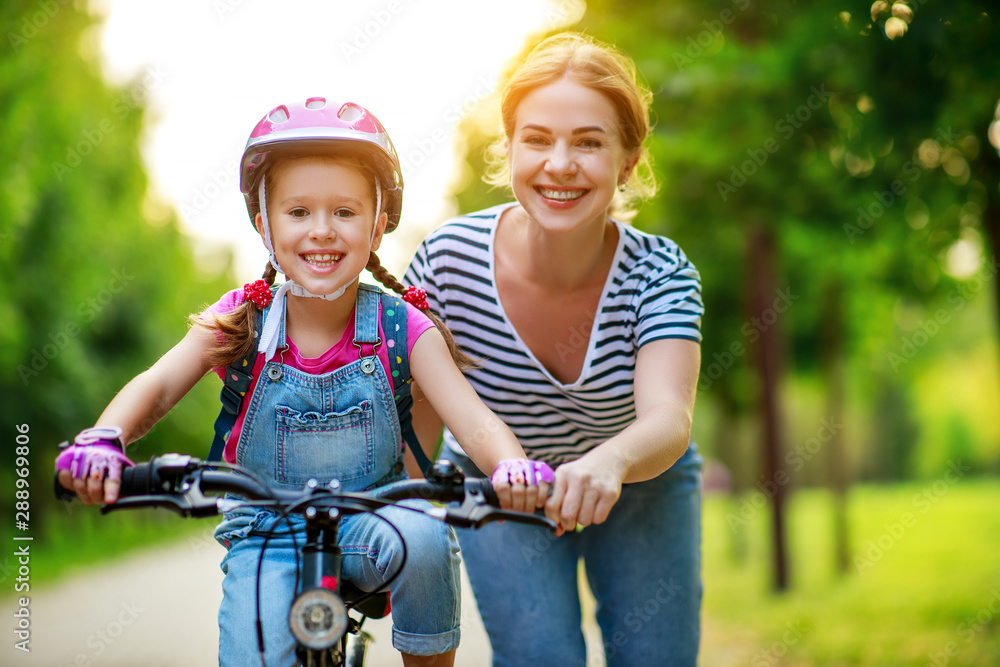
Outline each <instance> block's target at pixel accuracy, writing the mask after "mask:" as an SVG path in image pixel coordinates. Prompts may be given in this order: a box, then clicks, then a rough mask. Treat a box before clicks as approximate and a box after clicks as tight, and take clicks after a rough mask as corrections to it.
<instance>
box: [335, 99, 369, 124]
mask: <svg viewBox="0 0 1000 667" xmlns="http://www.w3.org/2000/svg"><path fill="white" fill-rule="evenodd" d="M363 115H365V110H364V109H362V108H361V107H359V106H358V105H357V104H351V103H350V102H348V103H347V104H345V105H344V106H342V107H340V111H338V112H337V118H339V119H340V120H342V121H344V122H345V123H353V122H354V121H356V120H358V119H359V118H361V117H362V116H363Z"/></svg>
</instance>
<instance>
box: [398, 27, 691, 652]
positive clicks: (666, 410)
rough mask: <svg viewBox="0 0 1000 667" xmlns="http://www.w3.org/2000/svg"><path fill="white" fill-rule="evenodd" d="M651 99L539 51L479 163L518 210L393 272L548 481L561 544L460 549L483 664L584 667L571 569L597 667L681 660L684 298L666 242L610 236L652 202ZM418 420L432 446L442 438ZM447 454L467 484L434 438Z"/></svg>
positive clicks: (570, 59) (473, 222) (559, 46)
mask: <svg viewBox="0 0 1000 667" xmlns="http://www.w3.org/2000/svg"><path fill="white" fill-rule="evenodd" d="M650 98H651V95H650V93H649V91H648V90H647V89H645V88H644V87H642V86H641V85H640V84H638V83H637V81H636V74H635V68H634V65H633V64H632V62H631V61H630V60H629V59H628V58H626V57H625V56H623V55H621V54H620V53H618V52H616V51H615V50H614V49H613V48H611V47H609V46H607V45H604V44H601V43H598V42H596V41H595V40H593V39H591V38H589V37H586V36H583V35H579V34H560V35H556V36H554V37H551V38H549V39H547V40H545V41H543V42H542V43H540V44H539V45H538V46H537V47H535V49H534V50H532V51H531V52H530V53H529V55H528V56H527V57H526V59H524V60H523V61H522V62H521V63H519V64H518V66H517V67H515V68H514V70H513V71H512V72H511V74H510V76H509V77H508V79H507V81H506V83H505V86H504V90H503V96H502V102H501V111H502V118H503V126H504V137H503V139H502V140H501V141H500V142H499V143H498V144H497V145H496V146H495V149H496V150H494V151H492V153H493V155H494V156H495V157H496V158H497V159H495V160H494V162H493V165H492V171H491V174H490V179H489V180H490V182H492V183H495V184H501V185H509V186H510V187H511V189H512V190H513V194H514V197H515V199H516V201H515V202H512V203H510V204H505V205H501V206H497V207H494V208H491V209H487V210H485V211H480V212H478V213H474V214H470V215H466V216H463V217H460V218H457V219H455V220H452V221H450V222H448V223H446V224H445V225H443V226H442V227H440V228H439V229H438V230H436V231H435V232H434V233H432V234H431V235H430V236H429V237H428V238H427V239H426V240H425V241H424V243H423V244H422V245H421V246H420V248H419V249H418V251H417V253H416V255H415V257H414V260H413V262H412V264H411V266H410V269H409V271H408V273H407V280H408V281H409V282H410V283H412V284H414V285H419V286H421V287H423V288H424V289H426V290H427V300H428V302H429V303H430V304H431V306H432V307H433V308H434V309H435V311H436V312H438V313H440V314H441V317H442V319H443V320H444V321H445V322H446V323H447V325H448V327H449V328H450V329H451V331H452V332H453V334H454V336H455V340H456V342H457V343H458V344H459V345H461V346H462V347H463V348H465V349H466V350H467V351H469V352H470V353H471V355H472V356H473V357H476V358H478V359H480V360H481V361H480V368H479V369H477V370H473V371H468V372H467V377H468V378H469V380H470V381H471V382H472V384H473V386H474V387H475V389H476V390H477V392H479V394H480V396H481V397H482V398H483V400H484V402H485V403H486V404H487V405H489V406H490V407H491V408H492V409H493V410H494V411H495V412H496V413H497V414H498V415H499V416H500V417H501V419H503V420H504V421H505V422H506V423H507V424H508V425H509V426H510V427H511V429H512V430H513V431H514V433H515V434H516V435H517V436H518V439H519V440H520V442H521V444H522V445H523V447H524V449H525V451H526V452H527V453H528V456H530V457H532V458H536V459H541V460H544V461H547V462H548V463H550V464H551V465H552V466H553V467H555V468H556V471H555V484H554V492H553V493H552V495H551V497H550V499H549V501H548V503H547V505H546V513H547V514H548V515H549V516H550V518H553V520H556V521H557V522H558V523H559V524H560V533H561V536H560V537H552V536H550V535H549V534H547V533H546V532H544V531H541V530H538V529H534V528H530V527H525V526H517V525H511V524H503V525H497V526H493V527H492V528H487V529H484V530H480V531H475V532H472V531H461V532H462V533H463V534H462V535H460V537H459V539H460V543H461V547H462V553H463V555H464V559H465V563H466V567H467V569H468V572H469V577H470V580H471V582H472V588H473V592H474V593H475V596H476V600H477V602H478V604H479V608H480V612H481V614H482V618H483V622H484V624H485V626H486V630H487V632H488V633H489V636H490V640H491V643H492V645H493V655H494V664H495V665H519V664H525V663H526V661H528V660H531V661H534V662H536V663H537V664H544V665H582V664H586V662H587V658H586V651H585V645H584V640H583V635H582V633H581V629H580V598H579V588H578V582H577V571H578V568H577V566H578V562H579V561H580V559H581V558H582V560H583V565H584V569H585V571H586V575H587V578H588V582H589V584H590V588H591V590H592V591H593V593H594V595H595V597H596V599H597V603H598V606H597V620H598V623H599V624H600V626H601V630H602V633H603V642H604V650H605V654H606V657H607V662H608V664H609V665H653V664H656V665H663V664H673V665H694V664H695V661H696V656H697V651H698V640H699V610H700V604H701V580H700V492H699V479H700V468H701V459H700V458H699V457H698V455H697V453H696V450H695V447H694V445H693V444H689V440H690V431H691V420H692V413H693V408H694V399H695V387H696V384H697V380H698V368H699V365H700V340H701V335H700V331H699V326H700V319H701V314H702V311H703V308H702V303H701V297H700V282H699V277H698V273H697V271H696V270H695V268H694V267H693V266H692V265H691V263H690V262H689V261H688V260H687V258H686V257H685V256H684V253H683V252H681V250H680V248H678V247H677V245H676V244H674V243H673V242H672V241H670V240H669V239H666V238H663V237H658V236H652V235H649V234H644V233H641V232H638V231H636V230H634V229H632V228H631V227H629V226H627V225H625V224H623V223H621V222H619V221H617V220H615V219H614V218H613V217H612V213H613V212H614V211H616V210H618V211H620V210H621V209H622V208H627V207H628V205H629V204H631V203H634V202H636V201H637V200H640V199H642V198H644V197H648V196H649V195H651V194H652V192H653V191H654V190H655V184H654V183H653V182H652V178H651V170H650V169H649V161H648V157H647V156H646V154H645V153H644V151H643V142H644V140H645V138H646V136H647V134H648V132H649V113H648V105H649V100H650ZM416 411H417V416H416V419H417V420H418V424H419V428H420V432H421V435H422V439H423V440H424V442H425V443H433V442H434V441H435V440H434V436H435V432H439V431H440V422H436V421H435V420H434V418H433V414H431V413H430V411H429V409H428V406H427V405H426V403H418V405H417V407H416ZM484 435H485V434H484ZM444 451H445V456H447V457H450V458H451V459H452V460H455V461H457V462H459V464H460V465H462V466H463V467H464V468H465V469H466V470H467V471H470V472H473V473H475V474H479V475H481V474H482V473H480V472H478V471H476V470H475V466H474V465H473V464H472V463H471V461H470V460H469V459H468V458H467V457H465V456H464V455H463V454H462V453H461V449H460V448H459V447H458V446H457V444H456V443H455V441H454V438H453V437H452V436H451V434H450V433H447V432H445V440H444Z"/></svg>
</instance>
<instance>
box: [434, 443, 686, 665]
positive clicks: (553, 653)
mask: <svg viewBox="0 0 1000 667" xmlns="http://www.w3.org/2000/svg"><path fill="white" fill-rule="evenodd" d="M448 455H449V456H450V457H451V458H453V459H457V460H459V462H460V463H465V464H466V465H467V464H468V463H469V462H468V459H466V461H464V462H462V461H461V460H460V459H461V458H464V457H462V456H461V455H459V454H455V453H454V452H451V451H449V452H448ZM463 467H465V466H463ZM700 477H701V457H700V456H698V454H697V451H696V449H695V447H694V445H692V446H691V447H690V448H689V449H688V451H687V452H686V453H685V454H684V456H682V457H681V459H680V460H679V461H678V462H677V463H676V464H675V465H674V466H673V467H672V468H671V469H670V470H668V471H667V472H665V473H663V474H662V475H660V476H659V477H657V478H656V479H653V480H650V481H647V482H642V483H639V484H628V485H626V486H625V487H624V488H623V489H622V494H621V498H620V499H619V500H618V502H617V503H616V504H615V506H614V508H613V509H612V511H611V515H610V517H609V518H608V520H607V521H606V522H605V523H603V524H601V525H592V526H589V527H587V528H584V529H582V530H580V531H577V532H574V533H569V534H566V535H563V536H562V537H559V538H556V537H553V536H552V535H551V533H549V532H548V531H546V530H544V529H539V528H534V527H530V526H524V525H520V524H515V523H511V522H505V523H503V524H490V525H488V526H486V527H484V528H482V529H480V530H461V531H458V533H459V542H460V544H461V545H462V558H463V560H464V562H465V566H466V569H467V570H468V573H469V579H470V580H471V582H472V590H473V593H474V594H475V596H476V602H477V603H478V605H479V612H480V614H481V615H482V618H483V624H484V626H485V627H486V631H487V633H488V634H489V637H490V643H491V644H492V646H493V664H494V665H495V666H496V667H507V666H516V665H524V664H528V663H529V662H530V663H532V664H539V665H551V666H562V665H573V666H576V665H586V664H587V657H586V648H585V644H584V638H583V633H582V631H581V629H580V622H581V612H580V596H579V588H578V585H577V566H578V563H579V561H580V559H581V558H582V559H583V564H584V568H585V571H586V575H587V580H588V582H589V584H590V588H591V590H592V591H593V593H594V597H595V598H596V599H597V622H598V624H599V625H600V628H601V632H602V635H603V642H604V652H605V656H606V658H607V664H608V666H609V667H616V666H619V665H621V666H624V665H657V666H663V665H678V666H685V667H687V666H693V665H695V664H696V661H697V655H698V642H699V638H700V609H701V592H702V586H701V491H700Z"/></svg>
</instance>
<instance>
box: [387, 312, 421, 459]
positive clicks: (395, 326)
mask: <svg viewBox="0 0 1000 667" xmlns="http://www.w3.org/2000/svg"><path fill="white" fill-rule="evenodd" d="M382 332H383V333H384V334H385V337H386V339H387V340H386V346H387V350H386V351H387V352H388V353H389V376H390V377H391V378H392V392H393V399H394V400H395V403H396V413H397V414H398V415H399V429H400V431H402V433H403V441H404V442H405V443H406V445H407V446H408V447H409V448H410V451H412V452H413V458H414V459H416V461H417V465H418V466H420V469H421V470H422V471H424V472H425V473H426V472H427V469H428V468H430V467H431V461H430V459H429V458H427V455H426V454H425V453H424V450H423V447H421V446H420V441H419V440H417V434H416V433H415V432H414V430H413V415H411V414H410V408H411V407H413V395H412V394H411V393H410V389H411V386H410V383H411V382H412V381H413V378H412V377H410V359H409V348H408V347H407V345H406V302H404V301H403V300H402V299H400V298H399V296H398V295H396V294H386V293H384V292H383V293H382Z"/></svg>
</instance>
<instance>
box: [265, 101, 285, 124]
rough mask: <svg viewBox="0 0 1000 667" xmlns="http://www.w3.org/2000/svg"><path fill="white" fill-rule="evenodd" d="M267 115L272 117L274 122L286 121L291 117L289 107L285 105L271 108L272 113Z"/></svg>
mask: <svg viewBox="0 0 1000 667" xmlns="http://www.w3.org/2000/svg"><path fill="white" fill-rule="evenodd" d="M267 117H268V118H270V119H271V122H272V123H284V122H285V121H286V120H288V118H289V116H288V107H286V106H285V105H281V106H280V107H275V108H274V109H272V110H271V113H269V114H267Z"/></svg>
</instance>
